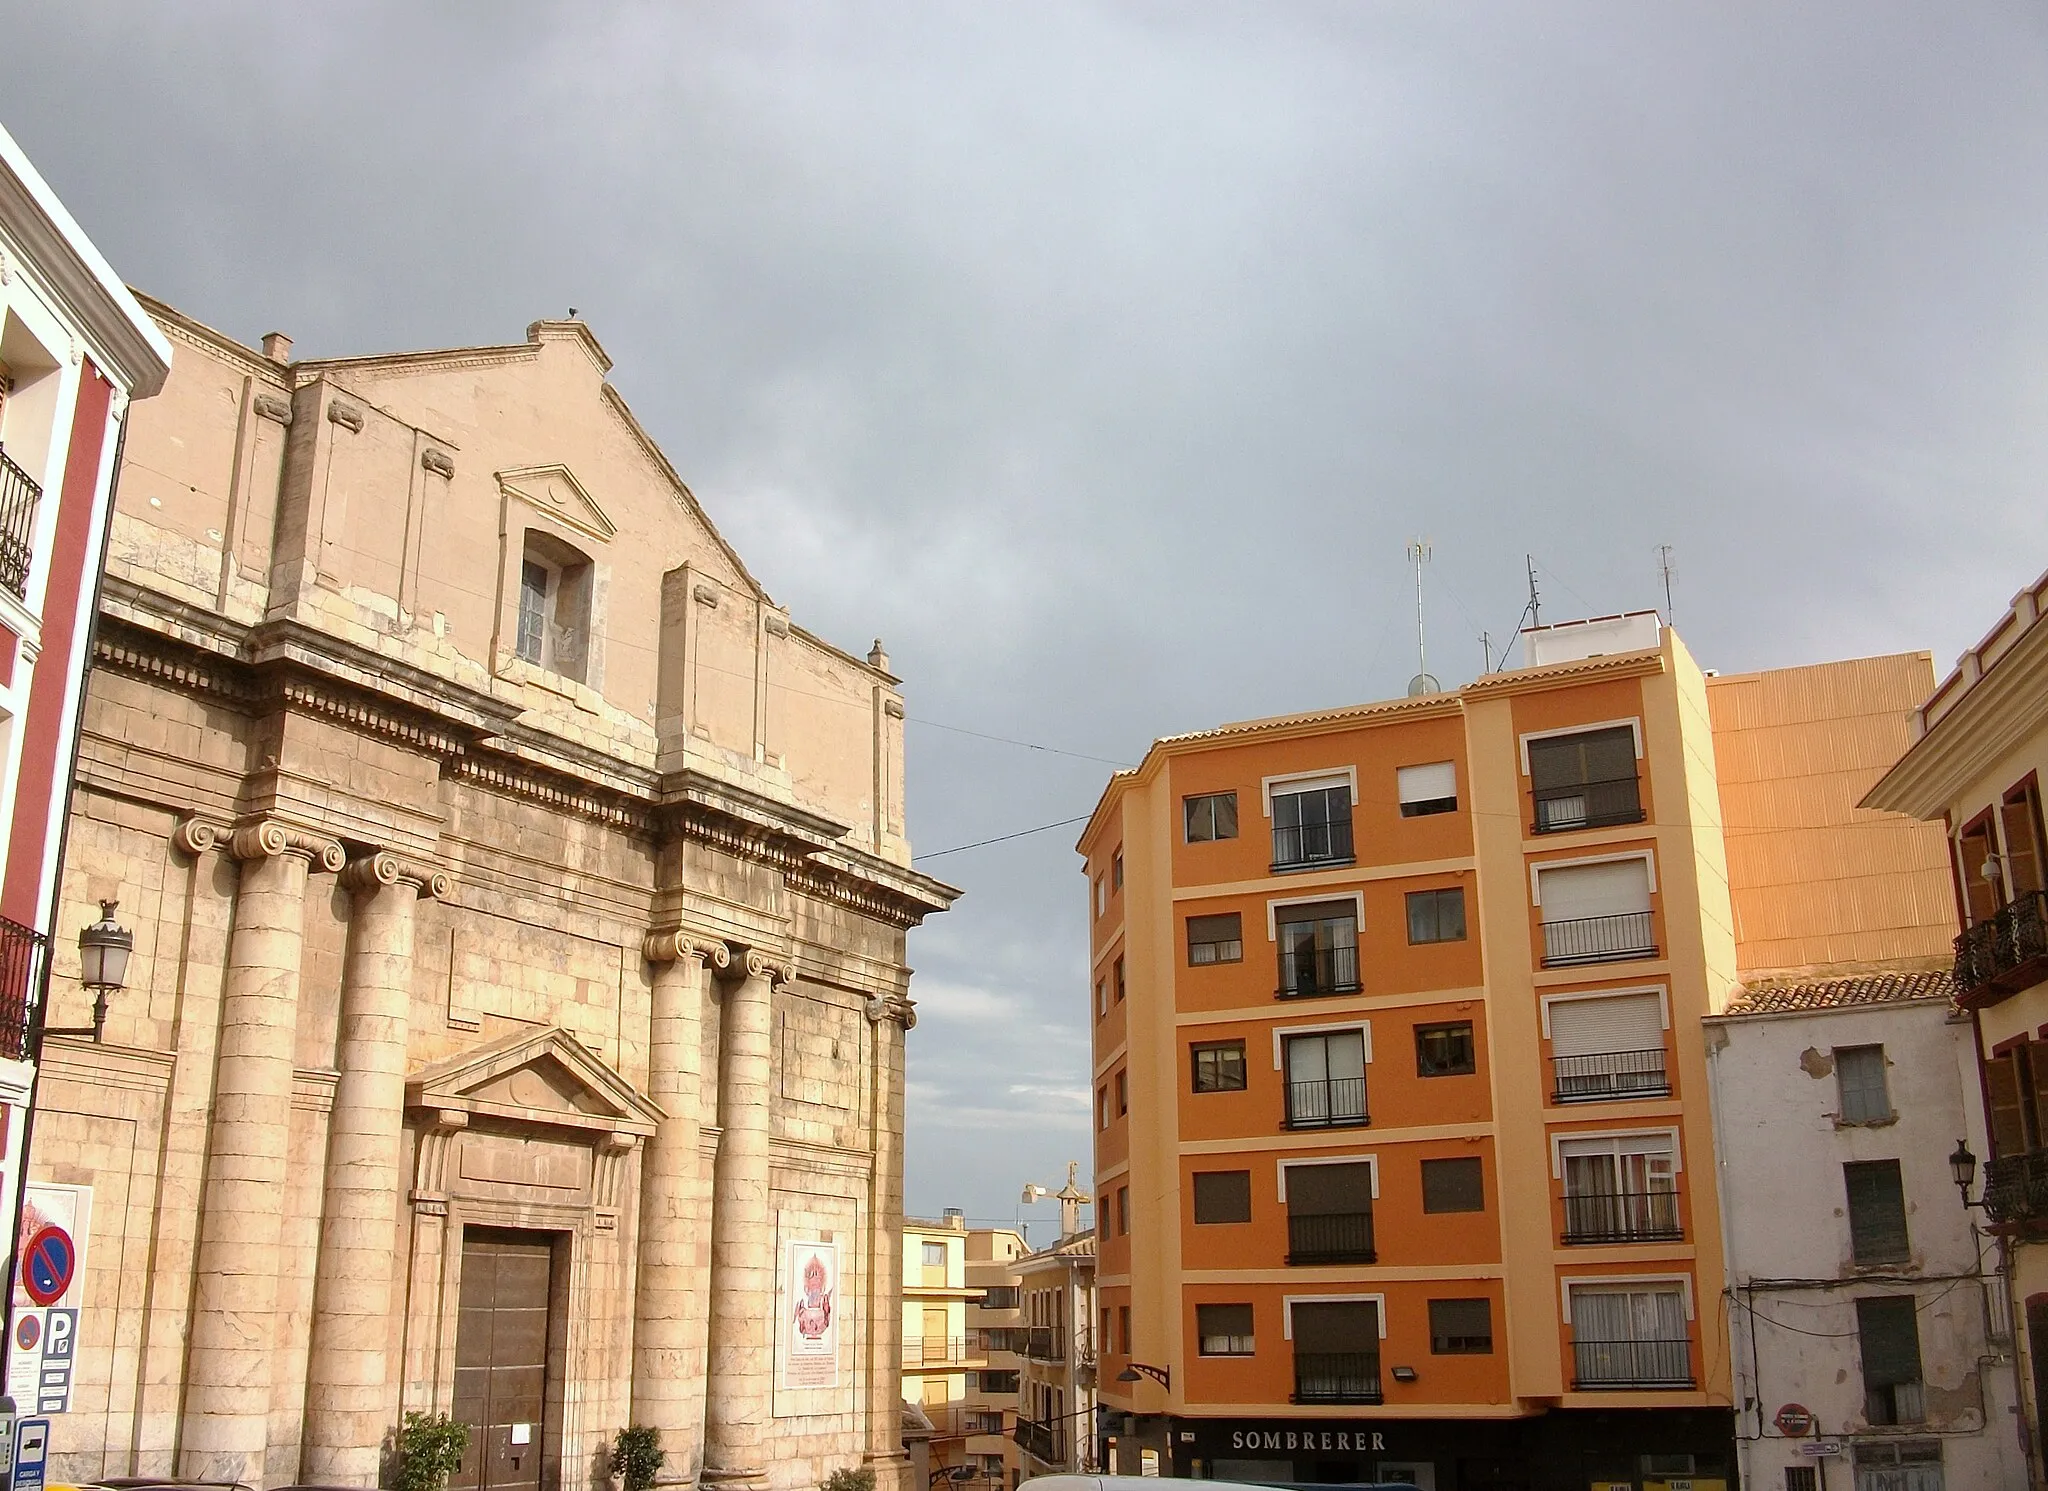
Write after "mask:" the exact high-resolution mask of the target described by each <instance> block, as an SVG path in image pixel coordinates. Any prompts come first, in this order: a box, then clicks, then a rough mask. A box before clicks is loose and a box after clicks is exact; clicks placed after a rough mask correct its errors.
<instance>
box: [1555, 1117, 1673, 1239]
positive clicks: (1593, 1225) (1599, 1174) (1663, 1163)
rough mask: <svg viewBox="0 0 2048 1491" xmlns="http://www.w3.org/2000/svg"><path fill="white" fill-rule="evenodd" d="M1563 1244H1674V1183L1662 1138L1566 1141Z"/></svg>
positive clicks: (1666, 1138)
mask: <svg viewBox="0 0 2048 1491" xmlns="http://www.w3.org/2000/svg"><path fill="white" fill-rule="evenodd" d="M1558 1152H1559V1156H1560V1158H1562V1160H1563V1161H1564V1240H1565V1241H1566V1242H1568V1243H1608V1242H1653V1241H1666V1240H1671V1239H1675V1238H1677V1237H1678V1236H1679V1235H1680V1228H1679V1225H1678V1181H1677V1177H1676V1175H1675V1174H1674V1171H1675V1169H1676V1166H1675V1164H1674V1160H1673V1152H1672V1143H1671V1137H1670V1136H1669V1135H1668V1134H1644V1135H1630V1136H1626V1137H1622V1138H1616V1139H1567V1140H1564V1141H1563V1142H1562V1143H1561V1144H1560V1145H1559V1146H1558Z"/></svg>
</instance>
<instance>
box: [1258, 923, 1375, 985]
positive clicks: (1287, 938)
mask: <svg viewBox="0 0 2048 1491" xmlns="http://www.w3.org/2000/svg"><path fill="white" fill-rule="evenodd" d="M1276 916H1277V920H1278V923H1279V938H1280V993H1281V994H1282V995H1283V996H1284V995H1294V996H1296V997H1300V996H1303V995H1311V994H1348V993H1353V992H1355V991H1356V990H1357V988H1358V903H1357V902H1356V901H1351V900H1343V901H1316V902H1313V903H1311V904H1309V905H1306V906H1282V907H1281V908H1280V909H1279V911H1278V912H1277V913H1276Z"/></svg>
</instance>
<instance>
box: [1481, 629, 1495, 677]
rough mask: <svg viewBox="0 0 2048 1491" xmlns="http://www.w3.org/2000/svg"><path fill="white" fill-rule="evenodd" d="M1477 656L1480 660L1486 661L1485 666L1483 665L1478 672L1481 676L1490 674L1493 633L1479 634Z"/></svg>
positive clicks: (1491, 668)
mask: <svg viewBox="0 0 2048 1491" xmlns="http://www.w3.org/2000/svg"><path fill="white" fill-rule="evenodd" d="M1479 655H1480V657H1482V658H1484V659H1485V660H1486V665H1485V666H1484V667H1482V668H1481V669H1480V670H1479V671H1480V672H1481V673H1482V674H1485V673H1491V672H1492V671H1493V633H1492V632H1481V633H1480V634H1479Z"/></svg>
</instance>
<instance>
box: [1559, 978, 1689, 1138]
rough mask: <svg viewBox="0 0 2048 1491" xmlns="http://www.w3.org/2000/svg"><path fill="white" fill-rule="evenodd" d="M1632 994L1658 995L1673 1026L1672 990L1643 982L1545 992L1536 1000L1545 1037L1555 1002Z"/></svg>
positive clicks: (1666, 1019) (1661, 1011) (1664, 1018)
mask: <svg viewBox="0 0 2048 1491" xmlns="http://www.w3.org/2000/svg"><path fill="white" fill-rule="evenodd" d="M1632 994H1654V995H1656V996H1657V1013H1658V1016H1659V1019H1660V1020H1661V1022H1662V1025H1663V1028H1664V1029H1665V1030H1669V1029H1670V1028H1671V991H1670V989H1669V988H1668V987H1667V986H1666V985H1664V984H1641V985H1638V986H1637V987H1635V988H1629V989H1574V990H1572V991H1571V992H1570V993H1567V994H1545V995H1542V996H1541V997H1539V998H1538V1000H1537V1001H1536V1002H1537V1003H1538V1004H1539V1005H1540V1006H1542V1023H1543V1039H1545V1040H1546V1041H1547V1040H1549V1039H1550V1007H1551V1006H1552V1005H1553V1004H1577V1003H1579V1002H1581V1001H1583V1000H1587V999H1623V998H1626V997H1628V996H1629V995H1632ZM1566 1137H1567V1138H1570V1137H1575V1136H1572V1135H1567V1136H1566Z"/></svg>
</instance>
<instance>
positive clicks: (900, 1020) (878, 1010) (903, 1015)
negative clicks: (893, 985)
mask: <svg viewBox="0 0 2048 1491" xmlns="http://www.w3.org/2000/svg"><path fill="white" fill-rule="evenodd" d="M865 1013H866V1015H867V1017H868V1023H869V1024H870V1025H880V1024H881V1023H882V1022H883V1021H884V1020H888V1021H892V1022H893V1023H895V1024H897V1025H901V1026H902V1027H903V1028H904V1029H905V1030H914V1029H916V1028H917V1006H916V1005H915V1004H914V1003H912V1002H911V1001H910V1000H908V999H906V998H904V997H903V996H902V995H901V994H880V995H877V996H876V997H874V998H873V999H870V1000H869V1001H868V1002H867V1006H866V1009H865Z"/></svg>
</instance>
